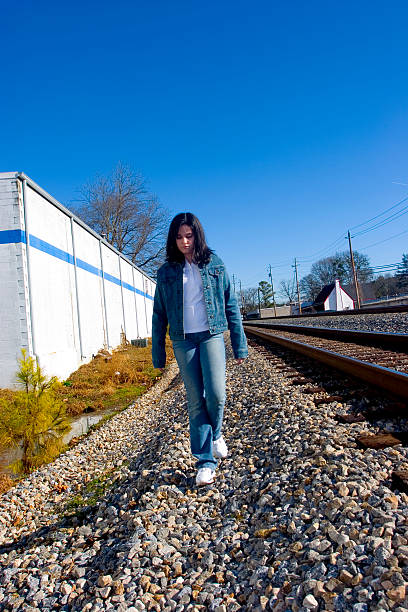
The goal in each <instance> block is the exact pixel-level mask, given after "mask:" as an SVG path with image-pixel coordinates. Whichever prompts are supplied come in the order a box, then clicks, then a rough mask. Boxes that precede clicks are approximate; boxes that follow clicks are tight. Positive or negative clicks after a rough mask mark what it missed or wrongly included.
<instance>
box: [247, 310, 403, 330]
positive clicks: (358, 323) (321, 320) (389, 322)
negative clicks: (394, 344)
mask: <svg viewBox="0 0 408 612" xmlns="http://www.w3.org/2000/svg"><path fill="white" fill-rule="evenodd" d="M254 323H258V321H254ZM259 323H260V324H261V325H262V323H279V324H281V325H305V326H309V327H330V328H332V329H353V330H360V331H377V332H389V333H398V334H408V313H406V312H397V313H395V312H385V313H378V314H377V313H372V314H358V315H343V316H342V315H335V316H332V317H331V316H330V315H324V316H322V317H308V316H307V315H304V316H302V317H296V318H294V319H260V320H259Z"/></svg>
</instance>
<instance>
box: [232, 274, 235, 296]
mask: <svg viewBox="0 0 408 612" xmlns="http://www.w3.org/2000/svg"><path fill="white" fill-rule="evenodd" d="M232 286H233V287H234V295H235V274H233V275H232Z"/></svg>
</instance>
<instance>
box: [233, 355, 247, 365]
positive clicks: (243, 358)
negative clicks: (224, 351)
mask: <svg viewBox="0 0 408 612" xmlns="http://www.w3.org/2000/svg"><path fill="white" fill-rule="evenodd" d="M243 361H245V357H240V358H239V359H236V360H235V363H236V364H237V365H240V364H241V363H242V362H243Z"/></svg>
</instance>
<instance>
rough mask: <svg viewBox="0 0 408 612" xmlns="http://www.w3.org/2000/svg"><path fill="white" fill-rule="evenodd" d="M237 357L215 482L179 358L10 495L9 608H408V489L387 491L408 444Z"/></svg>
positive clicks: (254, 359) (4, 582) (5, 570)
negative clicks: (345, 419)
mask: <svg viewBox="0 0 408 612" xmlns="http://www.w3.org/2000/svg"><path fill="white" fill-rule="evenodd" d="M228 356H229V358H230V359H229V360H228V370H227V385H228V401H227V406H226V412H225V432H224V433H225V439H226V441H227V444H228V446H229V449H230V455H229V456H228V458H227V459H225V460H223V461H222V463H221V464H220V466H219V468H218V469H217V473H216V480H215V483H214V484H213V485H210V486H208V487H202V488H200V489H197V488H196V487H195V484H194V477H195V469H194V459H193V458H192V457H191V455H190V451H189V439H188V423H187V415H186V405H185V393H184V389H183V386H182V384H181V383H180V379H179V377H178V376H177V367H176V365H175V364H171V366H170V367H169V369H168V370H167V372H166V373H165V375H164V377H163V379H162V380H161V381H160V382H159V383H158V385H156V386H155V387H154V388H153V389H151V390H150V391H149V393H147V394H146V395H145V396H144V397H143V398H141V399H140V400H139V401H138V402H137V404H136V406H135V407H133V408H130V409H128V410H126V411H125V412H123V413H121V414H119V415H117V416H116V417H114V418H113V419H112V420H111V421H110V422H108V423H106V424H105V425H103V426H102V427H101V428H100V429H99V430H97V431H95V432H94V433H92V434H91V435H89V436H87V437H86V438H85V439H84V440H82V441H81V442H79V444H78V445H77V446H75V447H74V448H72V449H70V450H69V451H68V452H67V453H65V454H64V455H62V456H61V457H60V458H58V459H57V460H56V461H55V462H54V463H53V464H51V465H49V466H44V467H43V468H42V469H41V470H38V471H37V472H35V473H34V474H32V475H31V476H30V477H29V478H27V479H25V480H24V481H21V482H20V483H19V484H18V485H17V486H16V487H14V488H13V489H11V490H10V491H8V492H7V493H6V494H4V495H3V496H2V497H1V498H0V542H1V546H0V568H1V570H0V610H4V611H8V610H10V611H11V610H24V611H31V610H37V609H40V610H66V611H68V610H69V611H70V610H79V611H84V612H85V611H87V610H89V611H91V612H97V611H99V610H114V611H116V610H117V611H119V612H122V611H123V612H124V611H126V610H128V611H130V612H134V611H135V610H145V609H146V610H158V611H159V610H214V611H216V612H227V611H229V610H231V611H233V610H276V611H277V612H283V611H286V610H294V611H302V612H304V611H306V610H344V611H353V612H364V611H371V610H373V611H378V612H380V611H381V610H395V611H396V612H403V611H404V610H408V599H407V597H408V588H407V587H408V495H406V494H405V493H401V492H399V491H392V490H391V488H390V486H391V472H392V471H393V470H396V469H400V470H407V469H408V449H407V448H403V447H402V446H399V447H394V448H390V449H383V450H372V449H371V450H365V451H363V450H360V449H359V448H358V447H357V445H356V443H355V438H356V436H358V435H360V434H362V433H369V432H375V431H377V428H376V426H375V424H368V423H367V422H363V423H356V424H353V425H341V424H339V423H338V422H336V420H335V419H334V416H335V415H336V413H337V412H339V411H346V410H347V406H345V405H343V404H342V403H336V402H334V403H331V404H322V405H319V406H318V407H317V406H315V405H314V403H313V400H312V398H311V397H310V396H307V395H304V394H302V390H301V388H299V387H298V386H295V385H293V384H292V383H291V379H290V378H289V377H286V376H285V373H284V372H283V371H280V370H278V369H277V368H275V367H274V365H273V363H272V362H269V361H268V360H267V359H266V358H265V357H264V356H262V355H261V354H259V353H258V352H257V351H256V350H255V349H253V348H250V358H249V359H248V360H246V361H245V362H244V363H243V364H242V365H240V366H238V365H236V364H235V362H234V360H232V359H231V353H230V348H229V347H228ZM169 384H170V387H169V388H168V390H165V389H166V387H167V385H169ZM96 479H98V480H97V481H96ZM87 482H88V485H87V486H86V483H87ZM91 485H92V486H91Z"/></svg>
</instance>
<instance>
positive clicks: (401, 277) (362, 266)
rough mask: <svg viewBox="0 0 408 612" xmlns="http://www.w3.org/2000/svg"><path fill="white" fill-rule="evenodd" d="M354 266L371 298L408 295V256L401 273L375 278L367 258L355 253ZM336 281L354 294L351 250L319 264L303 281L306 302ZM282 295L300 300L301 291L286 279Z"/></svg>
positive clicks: (283, 282) (301, 283) (401, 265)
mask: <svg viewBox="0 0 408 612" xmlns="http://www.w3.org/2000/svg"><path fill="white" fill-rule="evenodd" d="M353 255H354V264H355V269H356V274H357V279H358V283H359V287H360V288H363V293H364V291H365V292H366V293H367V294H368V293H369V294H370V295H369V296H367V297H374V298H380V297H386V296H387V295H396V294H399V293H404V292H408V254H407V253H404V254H403V255H402V260H401V263H400V264H399V265H398V269H397V273H396V274H395V275H394V276H393V275H391V274H385V275H380V276H377V277H376V278H374V274H373V271H372V268H371V266H370V260H369V258H368V257H367V256H366V255H363V254H362V253H359V252H358V251H354V253H353ZM336 279H338V280H339V281H340V284H341V285H342V286H343V288H344V289H346V290H347V291H348V293H350V294H351V295H352V297H355V295H354V278H353V270H352V267H351V262H350V254H349V252H348V251H344V252H342V253H336V254H335V255H332V256H331V257H325V258H324V259H320V260H319V261H317V262H315V263H314V264H313V265H312V267H311V270H310V273H309V274H307V275H306V276H304V277H303V278H302V279H301V280H300V282H299V290H300V296H301V299H302V300H303V301H306V302H313V301H314V300H315V299H316V297H317V295H318V294H319V292H320V291H321V289H322V288H323V287H324V286H325V285H328V284H330V283H333V282H334V281H335V280H336ZM280 293H281V295H282V296H283V297H284V298H285V299H286V300H287V301H289V302H295V301H297V289H296V287H295V283H294V281H293V280H283V281H281V283H280Z"/></svg>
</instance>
